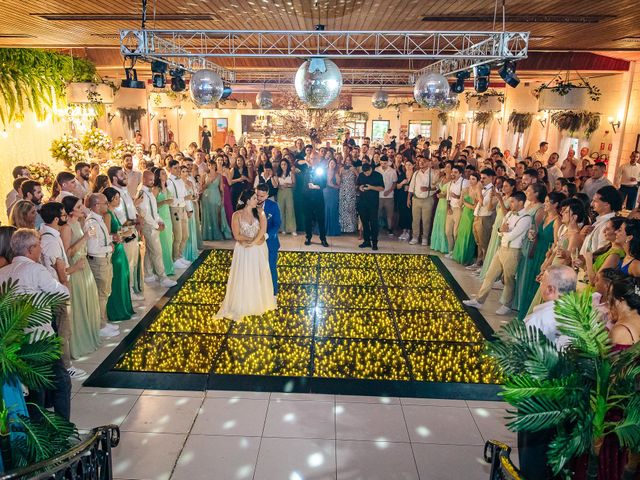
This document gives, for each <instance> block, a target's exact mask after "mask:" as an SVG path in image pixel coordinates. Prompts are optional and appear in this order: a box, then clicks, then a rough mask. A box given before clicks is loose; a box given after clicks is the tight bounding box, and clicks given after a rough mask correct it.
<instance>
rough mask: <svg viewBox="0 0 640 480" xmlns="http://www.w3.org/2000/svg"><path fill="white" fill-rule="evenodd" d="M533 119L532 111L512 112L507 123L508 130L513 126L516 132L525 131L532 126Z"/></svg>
mask: <svg viewBox="0 0 640 480" xmlns="http://www.w3.org/2000/svg"><path fill="white" fill-rule="evenodd" d="M532 121H533V114H531V113H517V112H512V113H511V115H510V116H509V122H508V123H507V131H508V130H509V128H513V131H514V132H515V133H524V131H525V130H526V129H527V128H529V127H530V126H531V122H532Z"/></svg>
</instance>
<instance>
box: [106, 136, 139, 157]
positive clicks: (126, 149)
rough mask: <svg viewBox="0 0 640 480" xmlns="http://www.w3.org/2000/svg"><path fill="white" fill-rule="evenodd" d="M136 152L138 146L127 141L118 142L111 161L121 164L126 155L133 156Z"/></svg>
mask: <svg viewBox="0 0 640 480" xmlns="http://www.w3.org/2000/svg"><path fill="white" fill-rule="evenodd" d="M135 151H136V144H135V143H133V142H129V141H127V140H122V141H121V142H118V143H117V144H116V145H115V146H114V147H113V150H111V160H114V161H116V162H120V161H121V160H122V157H123V156H124V154H125V153H130V154H131V155H133V154H134V153H135Z"/></svg>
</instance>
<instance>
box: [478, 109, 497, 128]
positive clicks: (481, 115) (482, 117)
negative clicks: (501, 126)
mask: <svg viewBox="0 0 640 480" xmlns="http://www.w3.org/2000/svg"><path fill="white" fill-rule="evenodd" d="M492 119H493V112H476V113H475V114H474V116H473V123H477V124H478V125H479V126H480V127H482V128H483V129H484V128H485V127H486V126H487V124H488V123H489V122H490V121H491V120H492Z"/></svg>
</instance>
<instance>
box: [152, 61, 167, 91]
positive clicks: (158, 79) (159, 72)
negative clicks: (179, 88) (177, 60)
mask: <svg viewBox="0 0 640 480" xmlns="http://www.w3.org/2000/svg"><path fill="white" fill-rule="evenodd" d="M151 72H152V73H153V76H152V83H153V86H154V88H164V87H165V85H166V84H167V81H166V79H165V76H164V74H165V73H166V72H167V64H166V63H164V62H161V61H160V60H153V61H152V62H151Z"/></svg>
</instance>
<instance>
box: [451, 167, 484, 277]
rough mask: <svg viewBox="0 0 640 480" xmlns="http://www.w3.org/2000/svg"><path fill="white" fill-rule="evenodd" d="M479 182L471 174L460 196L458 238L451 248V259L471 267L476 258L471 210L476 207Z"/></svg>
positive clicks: (478, 177)
mask: <svg viewBox="0 0 640 480" xmlns="http://www.w3.org/2000/svg"><path fill="white" fill-rule="evenodd" d="M479 182H480V175H479V174H478V173H476V172H473V173H472V174H471V175H470V176H469V187H468V189H467V191H466V192H464V191H463V193H464V195H463V196H462V200H463V207H462V215H461V216H460V223H459V224H458V237H457V238H456V243H455V244H454V246H453V253H452V256H451V258H452V259H453V260H454V261H456V262H458V263H460V264H462V265H471V264H472V263H473V260H474V258H475V256H476V247H477V245H476V241H475V239H474V238H473V210H474V209H475V205H476V195H477V193H476V190H477V187H478V185H479Z"/></svg>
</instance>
